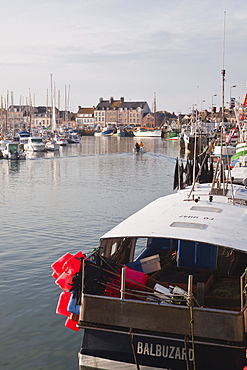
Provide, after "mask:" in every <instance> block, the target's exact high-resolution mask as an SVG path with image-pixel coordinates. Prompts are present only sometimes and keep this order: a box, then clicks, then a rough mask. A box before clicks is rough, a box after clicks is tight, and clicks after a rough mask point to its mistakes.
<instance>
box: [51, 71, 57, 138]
mask: <svg viewBox="0 0 247 370" xmlns="http://www.w3.org/2000/svg"><path fill="white" fill-rule="evenodd" d="M51 109H52V111H51V112H52V113H51V129H52V133H54V132H55V131H56V112H55V102H54V93H53V81H52V73H51Z"/></svg>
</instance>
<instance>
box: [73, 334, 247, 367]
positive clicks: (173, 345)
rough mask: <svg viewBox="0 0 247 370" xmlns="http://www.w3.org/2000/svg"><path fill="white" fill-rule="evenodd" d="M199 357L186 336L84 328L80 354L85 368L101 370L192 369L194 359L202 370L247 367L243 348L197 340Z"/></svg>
mask: <svg viewBox="0 0 247 370" xmlns="http://www.w3.org/2000/svg"><path fill="white" fill-rule="evenodd" d="M195 353H196V357H195V359H194V358H193V351H192V343H191V341H190V340H189V338H188V337H187V338H186V337H184V338H182V337H180V338H179V337H177V338H176V337H171V336H169V334H163V335H162V336H161V335H156V334H155V333H152V334H147V333H133V332H125V333H121V332H110V331H102V330H95V329H85V331H84V334H83V340H82V345H81V349H80V353H79V365H80V369H82V368H83V366H88V367H94V368H99V369H111V370H112V369H136V368H137V364H138V366H139V367H140V369H167V370H187V369H192V368H193V364H194V360H195V363H196V368H197V369H199V370H208V369H210V370H219V369H224V370H233V369H236V370H237V369H239V370H242V369H243V367H244V366H245V365H246V358H245V350H244V347H243V346H242V347H241V343H240V344H239V346H237V345H235V346H233V345H229V344H227V343H225V344H223V343H222V345H219V344H217V345H215V344H212V343H207V342H204V341H203V340H198V339H196V340H195Z"/></svg>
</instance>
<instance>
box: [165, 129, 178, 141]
mask: <svg viewBox="0 0 247 370" xmlns="http://www.w3.org/2000/svg"><path fill="white" fill-rule="evenodd" d="M165 138H166V140H169V141H173V140H179V139H180V132H179V130H173V131H167V132H166V134H165Z"/></svg>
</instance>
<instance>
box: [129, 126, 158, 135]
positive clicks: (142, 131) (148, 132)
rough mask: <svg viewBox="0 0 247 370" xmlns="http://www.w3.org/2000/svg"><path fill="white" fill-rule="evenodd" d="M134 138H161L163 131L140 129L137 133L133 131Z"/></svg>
mask: <svg viewBox="0 0 247 370" xmlns="http://www.w3.org/2000/svg"><path fill="white" fill-rule="evenodd" d="M133 133H134V136H137V137H161V134H162V130H161V129H147V128H145V127H139V128H138V129H137V130H136V131H133Z"/></svg>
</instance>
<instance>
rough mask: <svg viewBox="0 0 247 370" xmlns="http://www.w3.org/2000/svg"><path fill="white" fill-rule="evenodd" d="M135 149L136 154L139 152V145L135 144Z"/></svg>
mask: <svg viewBox="0 0 247 370" xmlns="http://www.w3.org/2000/svg"><path fill="white" fill-rule="evenodd" d="M135 149H136V151H137V152H139V151H140V145H139V144H138V143H136V145H135Z"/></svg>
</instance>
